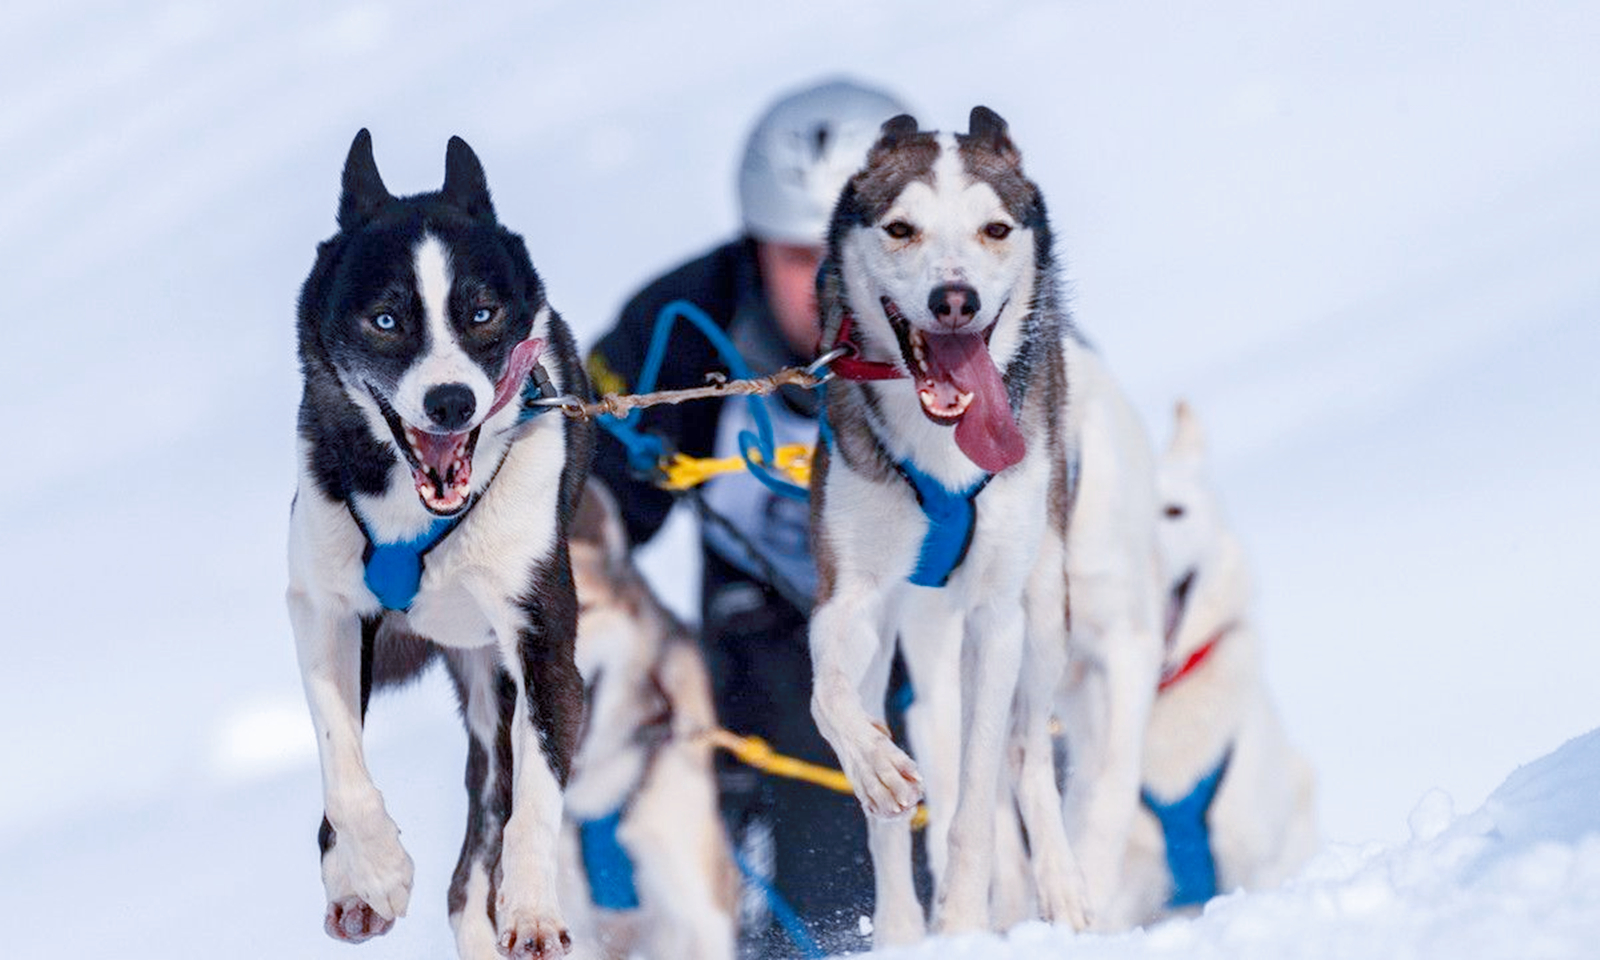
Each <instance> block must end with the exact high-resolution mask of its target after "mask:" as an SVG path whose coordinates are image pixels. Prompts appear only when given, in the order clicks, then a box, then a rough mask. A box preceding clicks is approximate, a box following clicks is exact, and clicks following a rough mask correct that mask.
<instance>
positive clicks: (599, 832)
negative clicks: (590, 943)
mask: <svg viewBox="0 0 1600 960" xmlns="http://www.w3.org/2000/svg"><path fill="white" fill-rule="evenodd" d="M621 822H622V811H621V810H617V811H615V812H613V813H611V814H609V815H608V816H604V817H600V818H599V819H596V820H584V821H581V822H580V823H579V824H578V846H579V849H580V850H581V851H582V854H583V872H584V873H585V874H587V875H588V877H589V899H591V900H593V901H594V905H595V906H597V907H600V908H602V909H605V910H637V909H638V908H639V888H638V887H637V886H635V884H634V882H633V860H632V858H630V857H629V856H628V851H627V850H625V849H623V846H622V841H621V840H619V839H618V838H617V826H618V825H619V824H620V823H621Z"/></svg>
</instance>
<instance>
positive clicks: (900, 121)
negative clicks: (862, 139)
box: [879, 113, 917, 143]
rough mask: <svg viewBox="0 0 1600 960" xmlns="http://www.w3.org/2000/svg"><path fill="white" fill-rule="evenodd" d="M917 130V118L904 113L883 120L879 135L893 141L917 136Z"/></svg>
mask: <svg viewBox="0 0 1600 960" xmlns="http://www.w3.org/2000/svg"><path fill="white" fill-rule="evenodd" d="M916 132H917V118H916V117H913V116H912V115H911V114H909V113H902V114H900V115H899V116H897V117H890V118H889V119H888V120H885V121H884V122H883V127H882V128H881V129H880V130H879V136H881V137H882V138H883V139H884V140H887V141H889V142H890V143H893V142H894V141H896V140H902V139H904V138H906V137H910V136H915V135H916Z"/></svg>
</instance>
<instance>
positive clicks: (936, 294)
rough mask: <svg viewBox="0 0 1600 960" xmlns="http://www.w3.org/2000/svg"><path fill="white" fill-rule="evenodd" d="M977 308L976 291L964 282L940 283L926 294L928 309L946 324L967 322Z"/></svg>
mask: <svg viewBox="0 0 1600 960" xmlns="http://www.w3.org/2000/svg"><path fill="white" fill-rule="evenodd" d="M978 309H979V307H978V291H977V290H975V289H973V288H972V287H969V286H967V285H966V284H964V283H941V284H940V285H939V286H937V287H934V288H933V292H932V293H930V294H928V311H929V312H930V313H932V314H933V315H934V316H935V317H938V318H939V322H940V323H942V324H945V325H946V326H950V327H960V326H962V325H964V324H966V323H968V322H969V321H971V320H972V318H973V317H975V316H977V315H978Z"/></svg>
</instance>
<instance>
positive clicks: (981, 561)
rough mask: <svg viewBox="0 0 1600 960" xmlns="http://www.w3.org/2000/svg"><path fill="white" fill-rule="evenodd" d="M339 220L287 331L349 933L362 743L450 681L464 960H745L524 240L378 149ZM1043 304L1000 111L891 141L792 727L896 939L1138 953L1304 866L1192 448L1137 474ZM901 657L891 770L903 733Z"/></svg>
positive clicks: (305, 634)
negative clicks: (915, 854) (463, 791)
mask: <svg viewBox="0 0 1600 960" xmlns="http://www.w3.org/2000/svg"><path fill="white" fill-rule="evenodd" d="M337 224H338V232H337V233H336V234H335V235H334V236H333V237H332V238H330V239H328V240H327V241H325V242H323V243H322V244H321V245H320V246H319V247H318V249H317V257H316V261H315V264H314V266H313V268H312V271H311V274H310V276H309V277H308V278H307V280H306V282H305V284H304V286H303V288H302V290H301V294H300V300H299V310H298V336H299V356H300V363H301V368H302V373H303V376H304V392H303V396H302V401H301V406H300V412H299V423H298V438H299V483H298V489H297V492H296V495H295V500H294V504H293V507H292V510H291V518H290V534H289V573H290V576H289V589H288V603H289V610H290V615H291V620H292V624H293V627H294V634H295V642H296V646H297V651H298V656H299V662H300V668H301V673H302V677H303V680H304V685H305V691H306V699H307V702H308V705H309V707H310V711H311V717H312V721H313V725H314V728H315V732H316V737H317V744H318V749H319V751H320V759H321V768H322V775H323V801H324V810H325V814H324V819H323V822H322V828H321V831H320V834H319V843H320V847H321V851H322V859H321V869H322V878H323V884H324V887H325V889H326V893H327V913H326V916H325V926H326V929H327V932H328V933H329V934H330V935H331V936H333V937H335V938H337V939H340V940H345V941H350V942H359V941H362V940H365V939H368V938H371V937H374V936H378V935H381V934H383V933H386V932H387V931H389V929H390V928H391V927H392V926H393V925H394V923H395V920H396V919H397V918H398V917H400V916H403V915H404V914H405V913H406V910H407V906H408V902H409V898H410V894H411V886H412V869H413V867H412V861H411V858H410V856H409V855H408V854H407V853H406V851H405V849H404V848H403V847H402V846H401V843H400V832H399V829H398V828H397V826H396V824H395V822H394V821H393V819H391V817H390V816H389V814H388V812H387V810H386V809H385V806H384V802H383V798H382V795H381V794H380V792H379V790H378V788H377V786H376V785H375V784H374V782H373V779H372V776H371V774H370V773H369V771H368V768H367V765H366V762H365V760H364V757H363V749H362V726H363V722H364V718H365V713H366V709H367V706H368V702H369V699H370V696H371V694H372V692H373V691H374V690H375V689H378V688H382V687H385V686H388V685H391V684H396V683H400V682H404V681H405V680H407V679H409V678H411V677H414V676H416V675H417V674H418V673H419V672H420V671H421V670H422V669H424V668H425V667H427V666H428V665H429V664H430V663H432V662H433V661H435V660H437V661H439V662H441V663H442V665H443V667H444V669H445V670H446V671H447V672H448V675H449V677H450V678H451V680H452V682H453V684H454V686H455V689H456V692H457V695H458V697H459V701H460V707H461V716H462V719H463V722H464V724H465V726H466V730H467V734H468V752H467V761H466V786H467V793H468V817H467V827H466V834H465V837H464V840H463V843H462V847H461V853H460V858H459V860H458V862H457V864H456V868H455V872H454V874H453V876H452V878H451V882H450V885H449V894H448V907H449V916H450V921H451V924H452V926H453V928H454V931H455V939H456V944H457V949H458V952H459V954H460V956H461V957H463V958H485V960H487V958H494V957H501V956H506V957H513V958H550V957H558V956H562V955H564V954H566V953H567V952H568V950H569V949H571V950H574V951H579V952H582V953H585V954H587V955H604V956H617V957H622V956H628V955H630V954H631V953H634V952H637V953H642V954H644V955H648V956H654V957H674V958H676V957H711V958H724V957H732V956H733V953H734V932H735V931H734V926H735V916H734V912H735V908H736V900H737V889H738V875H737V873H736V872H735V871H734V868H733V865H732V859H731V857H730V852H729V850H728V849H727V844H726V840H725V838H724V836H723V833H722V824H721V821H720V818H719V815H718V812H717V803H716V787H715V781H714V779H713V776H712V767H711V757H710V751H711V749H712V748H711V746H710V744H709V742H708V741H707V739H706V737H705V734H706V732H707V731H709V730H710V729H712V728H713V727H714V726H715V722H716V718H715V717H714V716H713V710H712V708H711V695H710V692H709V683H708V679H707V676H706V673H705V668H704V665H703V664H702V663H701V661H700V658H699V655H698V653H697V650H696V646H695V643H694V640H693V638H692V637H691V636H690V634H688V632H687V631H686V630H685V628H684V627H683V626H682V625H681V624H679V623H678V622H677V621H676V620H674V619H673V617H672V616H671V615H670V614H669V613H667V612H666V610H665V609H664V608H663V607H662V606H661V604H660V603H659V602H658V601H657V600H656V599H655V598H654V597H653V596H652V595H651V593H650V591H649V588H648V587H647V586H646V585H645V583H644V581H643V580H642V578H641V577H640V575H639V574H638V572H637V571H636V570H635V569H634V568H633V567H632V566H631V564H630V561H629V559H628V550H627V541H626V536H625V534H624V533H623V531H622V528H621V521H620V519H619V517H618V514H617V509H616V506H615V504H614V503H612V502H611V501H610V498H609V496H608V495H607V494H606V493H605V491H604V489H603V487H600V486H599V485H597V484H587V485H586V483H585V474H586V471H587V465H588V461H589V457H590V452H591V449H592V445H593V430H594V426H593V425H592V424H590V423H588V422H585V421H582V420H575V419H569V418H568V417H566V416H564V415H563V414H562V413H561V412H560V410H559V408H558V407H557V406H555V405H552V404H551V403H546V402H541V401H551V400H554V399H555V398H559V397H562V396H569V395H575V396H583V395H586V394H587V393H588V386H587V384H586V382H585V379H584V374H583V370H582V365H581V363H580V362H579V357H578V353H577V348H576V344H575V342H574V338H573V335H572V333H571V331H570V329H569V328H568V327H567V325H566V324H565V323H564V321H563V320H562V319H561V317H560V315H559V314H557V313H556V311H555V310H554V308H553V307H552V306H551V304H550V302H549V300H548V298H547V295H546V288H545V285H544V282H543V280H542V279H541V278H540V276H539V274H538V273H537V272H536V271H535V270H534V268H533V266H532V264H531V262H530V260H529V257H528V253H527V250H526V248H525V247H524V244H523V241H522V239H521V237H520V236H518V235H517V234H515V233H513V232H511V231H510V230H509V229H507V228H506V227H504V226H502V225H501V224H500V222H499V221H498V219H497V218H496V214H495V210H494V207H493V204H492V202H491V199H490V194H489V190H488V186H487V182H486V180H485V177H484V172H483V168H482V166H481V165H480V163H479V161H478V158H477V157H476V156H475V155H474V153H473V152H472V150H471V149H470V148H469V147H468V146H467V145H466V143H465V142H463V141H462V140H460V139H459V138H455V139H452V140H451V141H450V144H449V147H448V150H447V153H446V160H445V177H444V183H443V186H442V187H441V188H440V189H439V190H438V191H436V192H431V193H423V194H417V195H411V196H395V195H393V194H391V193H390V192H389V190H388V189H387V187H386V186H385V185H384V182H383V180H382V178H381V176H380V175H379V173H378V168H377V165H376V163H375V160H374V157H373V152H372V143H371V139H370V137H369V136H368V135H367V133H366V131H362V132H361V133H360V134H358V135H357V136H356V138H355V141H354V143H353V144H352V146H351V148H350V152H349V155H348V157H347V159H346V161H345V166H344V173H343V184H342V194H341V197H340V201H339V208H338V216H337ZM1057 272H1058V268H1057V265H1056V260H1055V252H1054V249H1053V241H1052V237H1051V231H1050V224H1049V218H1048V216H1047V214H1046V210H1045V204H1044V200H1043V198H1042V197H1041V196H1040V193H1039V190H1038V188H1037V186H1036V185H1035V184H1034V183H1033V182H1032V181H1031V180H1030V179H1028V177H1027V175H1026V174H1025V173H1024V171H1023V166H1022V156H1021V153H1020V151H1019V150H1018V148H1017V146H1016V144H1015V143H1014V142H1013V140H1012V138H1011V135H1010V132H1009V130H1008V128H1007V125H1006V123H1005V121H1004V120H1002V119H1001V118H1000V117H999V116H998V115H996V114H995V113H994V112H993V111H990V110H988V109H986V108H984V107H976V108H974V109H973V110H972V113H971V117H970V119H969V122H968V129H967V130H966V132H964V133H940V132H930V131H925V130H921V129H919V127H918V124H917V122H916V121H915V120H914V119H913V118H911V117H909V116H899V117H896V118H894V119H892V120H890V121H888V122H887V123H885V124H884V125H883V128H882V131H881V134H880V136H879V139H878V141H877V143H876V144H875V145H874V146H873V147H872V149H871V151H870V153H869V155H868V157H867V160H866V163H865V166H864V167H863V168H862V169H861V170H860V171H859V172H857V173H856V174H855V175H854V176H853V177H852V178H851V179H850V180H849V182H848V184H847V185H846V187H845V189H844V192H843V194H842V195H841V196H840V198H839V200H838V204H837V206H836V208H835V211H834V214H833V219H832V223H831V225H830V228H829V234H828V242H827V249H826V255H825V259H824V261H823V264H822V267H821V270H820V273H819V278H818V290H819V309H820V312H821V319H822V330H823V339H822V345H821V349H820V350H819V353H820V352H824V351H827V350H831V349H833V348H835V347H844V348H847V350H848V352H849V355H850V356H851V358H852V363H851V364H850V367H849V370H848V371H845V370H843V369H840V370H836V371H835V372H836V373H837V374H838V375H836V376H835V377H834V378H833V379H832V380H830V381H829V382H828V383H827V385H826V386H825V388H824V389H825V394H826V395H825V400H826V410H827V414H826V417H827V425H828V428H829V431H828V433H829V440H828V442H826V443H823V444H819V448H818V450H817V453H816V461H815V465H814V470H813V476H812V481H811V520H812V537H813V550H814V552H815V555H816V559H817V565H818V571H819V585H818V590H817V596H816V606H815V609H814V611H813V614H812V620H811V651H812V659H813V665H814V671H815V681H814V686H813V690H812V714H813V716H814V718H815V721H816V723H817V726H818V728H819V729H820V731H821V732H822V734H823V736H824V737H825V738H826V739H827V741H828V742H829V744H830V745H831V746H832V747H833V749H834V752H835V753H836V755H837V756H838V759H839V762H840V765H841V767H842V769H843V772H844V773H845V774H846V776H847V777H848V779H849V781H850V783H851V785H852V787H853V788H854V791H855V793H856V795H857V797H858V799H859V800H860V802H861V805H862V807H863V808H864V809H865V811H866V812H867V814H868V825H869V827H868V829H869V844H870V852H871V857H872V869H873V874H874V881H875V886H876V893H877V896H876V903H875V908H874V916H873V917H872V922H873V926H872V929H873V935H874V942H875V944H876V945H879V946H883V945H891V944H902V943H907V942H911V941H914V940H916V939H918V938H920V937H922V936H923V935H924V934H925V933H926V932H927V931H928V930H929V929H930V928H931V930H933V931H935V932H958V931H967V930H981V929H994V928H997V927H999V926H1003V925H1007V924H1010V923H1013V922H1016V921H1018V920H1021V919H1025V918H1027V917H1030V916H1037V917H1042V918H1044V919H1046V920H1049V921H1052V922H1056V923H1062V924H1070V925H1071V926H1072V927H1073V928H1075V929H1096V930H1113V929H1120V928H1125V927H1127V926H1130V925H1134V924H1138V923H1143V922H1146V921H1149V920H1151V919H1154V918H1156V917H1158V916H1161V915H1162V914H1163V913H1164V912H1165V911H1168V910H1172V909H1181V908H1185V907H1192V906H1196V905H1198V904H1200V903H1203V902H1204V901H1205V900H1206V899H1207V898H1209V897H1210V896H1211V895H1213V894H1215V893H1219V892H1227V891H1228V890H1232V889H1236V888H1238V887H1241V886H1257V885H1264V884H1270V883H1273V882H1276V881H1278V880H1281V879H1283V878H1285V877H1287V876H1288V875H1290V874H1291V873H1292V872H1293V870H1294V869H1295V868H1296V867H1297V866H1298V865H1299V864H1300V863H1301V862H1302V861H1303V860H1304V859H1305V858H1306V857H1307V856H1308V855H1309V853H1310V852H1311V850H1312V848H1313V845H1314V843H1315V831H1314V826H1313V817H1312V787H1311V779H1310V774H1309V771H1308V770H1307V768H1306V766H1305V764H1304V763H1303V761H1301V759H1300V758H1299V756H1298V755H1297V754H1296V753H1295V752H1294V750H1293V749H1292V747H1291V746H1290V745H1289V743H1288V742H1287V740H1286V739H1285V737H1284V734H1283V731H1282V727H1281V724H1280V723H1279V721H1278V719H1277V717H1276V714H1275V713H1274V711H1273V707H1272V705H1271V703H1270V701H1269V700H1268V698H1267V696H1266V693H1265V690H1264V686H1263V681H1262V675H1261V665H1260V660H1259V653H1258V649H1257V640H1256V637H1255V634H1254V632H1253V630H1252V629H1251V625H1250V621H1249V612H1248V602H1249V597H1248V592H1249V584H1248V582H1247V579H1246V574H1245V564H1244V560H1243V557H1242V552H1241V549H1240V546H1239V543H1238V541H1237V540H1236V539H1235V538H1234V537H1233V536H1232V535H1231V533H1230V532H1229V530H1228V528H1227V526H1226V524H1225V523H1224V521H1223V519H1222V517H1221V513H1220V510H1219V507H1218V502H1217V498H1216V496H1215V494H1214V492H1213V491H1212V489H1211V487H1210V486H1209V484H1208V481H1207V479H1206V474H1205V464H1204V450H1203V438H1202V436H1201V431H1200V427H1199V425H1198V423H1197V422H1196V420H1195V417H1194V415H1193V414H1192V413H1191V412H1190V411H1189V410H1188V409H1187V408H1186V407H1184V406H1182V405H1180V406H1179V409H1178V413H1177V417H1176V423H1175V432H1174V436H1173V439H1172V442H1171V445H1170V447H1169V448H1168V450H1167V451H1166V452H1165V455H1164V456H1163V457H1161V458H1159V459H1158V458H1157V457H1156V455H1155V454H1154V452H1153V450H1152V449H1151V446H1150V442H1149V440H1148V439H1147V436H1146V433H1145V430H1144V428H1143V426H1142V425H1141V423H1140V422H1139V419H1138V417H1137V416H1136V414H1135V413H1134V411H1133V409H1132V407H1131V405H1130V404H1129V402H1128V401H1127V399H1126V398H1125V397H1124V396H1123V395H1122V393H1121V392H1120V391H1119V389H1118V387H1117V386H1116V384H1115V381H1114V379H1113V378H1112V376H1111V375H1110V373H1109V371H1108V370H1107V368H1106V366H1105V364H1104V362H1103V360H1102V359H1101V358H1100V356H1099V355H1098V354H1097V353H1096V352H1095V351H1094V350H1093V349H1092V348H1091V347H1090V346H1089V345H1088V343H1087V341H1086V340H1085V339H1084V338H1083V337H1082V336H1081V335H1080V334H1079V332H1078V331H1077V329H1076V327H1075V326H1074V324H1073V322H1072V319H1071V318H1070V316H1069V315H1068V311H1067V309H1066V306H1065V303H1064V299H1063V297H1062V294H1061V292H1060V290H1059V288H1058V279H1057ZM897 650H898V652H899V654H900V656H901V657H902V659H903V661H904V663H905V666H906V670H907V672H908V674H909V678H910V683H911V688H912V689H913V690H914V692H915V701H914V703H913V704H912V706H911V707H910V708H909V709H908V711H907V714H906V726H907V732H908V736H907V739H908V741H909V742H908V743H896V742H895V741H894V739H893V738H892V737H891V736H890V735H889V733H888V728H887V726H886V717H885V712H884V702H885V693H886V687H887V685H888V681H889V671H890V666H891V663H892V661H893V659H894V655H895V653H896V651H897ZM1063 757H1064V758H1065V761H1064V764H1065V769H1062V764H1063V760H1062V758H1063ZM919 803H925V804H926V807H927V811H928V814H929V825H928V834H927V838H926V845H927V857H928V863H929V866H930V868H931V872H932V874H933V878H934V882H935V886H934V894H933V902H932V909H931V915H928V916H925V914H924V909H923V905H922V903H921V901H920V900H919V898H918V896H917V892H916V889H915V885H914V883H913V868H912V862H913V858H912V829H911V815H912V813H913V811H914V810H915V809H916V808H917V806H918V804H919Z"/></svg>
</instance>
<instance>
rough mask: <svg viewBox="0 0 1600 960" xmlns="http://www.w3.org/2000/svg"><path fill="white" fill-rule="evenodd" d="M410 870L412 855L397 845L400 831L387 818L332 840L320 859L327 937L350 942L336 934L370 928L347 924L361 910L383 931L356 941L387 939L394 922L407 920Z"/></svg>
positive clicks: (359, 923)
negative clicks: (381, 923)
mask: <svg viewBox="0 0 1600 960" xmlns="http://www.w3.org/2000/svg"><path fill="white" fill-rule="evenodd" d="M412 873H413V868H412V864H411V855H410V854H408V853H406V850H405V847H402V846H401V845H400V828H399V827H397V826H395V823H394V821H393V820H391V819H389V817H388V816H387V815H385V816H381V817H373V818H369V820H368V822H366V823H364V824H361V825H359V826H357V827H354V828H350V827H347V828H346V829H344V830H340V831H338V832H337V833H336V834H335V835H334V840H333V846H332V847H331V848H330V849H329V850H328V852H327V854H326V855H325V856H324V857H323V858H322V882H323V886H324V888H325V889H326V890H327V892H328V922H327V928H328V933H329V934H330V935H332V936H334V937H336V938H338V939H341V940H343V939H351V938H350V937H345V936H341V935H340V934H339V933H336V932H335V924H334V920H335V914H336V913H338V914H339V924H338V928H339V929H341V930H343V929H346V928H347V927H348V928H349V929H352V930H356V929H360V928H363V927H366V928H371V927H372V926H373V925H372V924H369V923H365V922H364V921H359V920H358V919H350V918H349V917H348V916H346V915H347V914H349V913H351V912H352V911H354V912H355V913H356V914H357V915H359V914H360V913H361V912H362V911H363V910H364V911H367V912H370V913H372V914H374V915H375V916H376V918H377V919H378V920H381V921H385V923H384V924H383V929H381V930H374V932H371V933H367V934H366V935H365V936H361V937H359V938H357V939H358V940H365V939H367V938H368V937H374V936H378V935H379V934H382V933H387V932H388V928H389V927H391V926H393V925H394V921H395V919H396V918H397V917H403V916H405V915H406V908H407V906H409V905H410V903H411V880H412Z"/></svg>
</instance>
